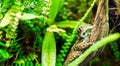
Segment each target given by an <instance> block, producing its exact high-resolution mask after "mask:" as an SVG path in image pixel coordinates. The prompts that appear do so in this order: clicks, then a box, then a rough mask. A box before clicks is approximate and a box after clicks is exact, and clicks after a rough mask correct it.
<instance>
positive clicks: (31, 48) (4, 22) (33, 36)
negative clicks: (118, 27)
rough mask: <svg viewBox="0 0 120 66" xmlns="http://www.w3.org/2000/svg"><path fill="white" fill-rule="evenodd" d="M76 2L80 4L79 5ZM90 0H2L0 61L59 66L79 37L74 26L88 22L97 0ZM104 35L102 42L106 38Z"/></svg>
mask: <svg viewBox="0 0 120 66" xmlns="http://www.w3.org/2000/svg"><path fill="white" fill-rule="evenodd" d="M79 2H80V3H81V5H78V3H79ZM91 2H92V1H90V0H89V1H87V0H80V1H78V0H1V1H0V63H1V65H3V66H10V65H13V66H62V64H63V62H64V60H65V57H66V56H67V53H68V52H69V49H70V47H71V46H72V44H74V42H75V41H76V38H77V37H78V35H77V28H78V27H79V26H83V25H86V24H88V23H90V22H91V21H92V19H93V18H92V17H91V11H92V8H93V6H94V5H95V3H96V0H93V3H91ZM70 4H71V5H70ZM76 6H77V7H76ZM78 14H79V15H78ZM115 35H118V34H114V35H111V36H113V38H114V36H115ZM111 36H109V37H107V39H109V38H111V41H114V39H112V37H111ZM116 37H117V36H116ZM104 39H106V38H104ZM107 39H106V40H105V41H104V42H106V41H108V42H109V40H107ZM116 39H117V38H116ZM102 41H103V40H102ZM98 42H101V41H98ZM108 42H107V43H108ZM98 44H99V43H98ZM103 44H104V43H103ZM105 44H106V43H105ZM113 44H114V43H113ZM113 44H111V48H112V49H113V52H114V55H115V57H116V58H119V57H118V56H120V54H119V50H118V48H117V45H113ZM99 45H102V43H100V44H99ZM93 51H95V50H93ZM117 60H119V59H117Z"/></svg>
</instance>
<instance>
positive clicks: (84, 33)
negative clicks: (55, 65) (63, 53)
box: [64, 24, 92, 66]
mask: <svg viewBox="0 0 120 66" xmlns="http://www.w3.org/2000/svg"><path fill="white" fill-rule="evenodd" d="M91 30H92V25H91V24H86V25H85V26H79V27H78V30H77V31H78V41H76V43H75V45H73V47H72V48H71V51H70V52H71V53H70V54H69V56H68V57H69V59H66V60H67V61H68V62H69V61H73V60H74V59H76V58H77V57H78V56H79V55H81V54H82V53H83V51H84V49H78V47H77V44H78V43H80V42H82V43H83V44H84V42H85V41H86V40H87V38H89V35H90V33H91ZM68 62H65V63H64V66H66V64H68Z"/></svg>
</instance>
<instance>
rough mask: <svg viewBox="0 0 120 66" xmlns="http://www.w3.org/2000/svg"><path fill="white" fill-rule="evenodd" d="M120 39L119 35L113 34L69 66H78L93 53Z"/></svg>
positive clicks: (94, 45) (98, 42)
mask: <svg viewBox="0 0 120 66" xmlns="http://www.w3.org/2000/svg"><path fill="white" fill-rule="evenodd" d="M118 38H120V34H119V33H115V34H111V35H109V36H106V37H105V38H102V39H101V40H99V41H97V42H96V43H94V44H93V45H92V46H90V48H88V49H87V50H86V51H85V52H84V53H83V54H82V55H81V56H79V57H78V58H77V59H75V60H74V61H73V62H71V63H70V64H69V65H68V66H77V65H78V64H80V63H81V62H82V61H83V60H85V58H86V57H87V56H88V55H90V54H91V53H92V52H94V51H96V50H98V49H99V48H100V47H102V46H104V45H106V44H108V43H110V42H112V41H115V40H117V39H118Z"/></svg>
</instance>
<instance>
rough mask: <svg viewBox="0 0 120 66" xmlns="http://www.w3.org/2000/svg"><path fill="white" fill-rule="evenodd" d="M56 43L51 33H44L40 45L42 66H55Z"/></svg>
mask: <svg viewBox="0 0 120 66" xmlns="http://www.w3.org/2000/svg"><path fill="white" fill-rule="evenodd" d="M55 62H56V42H55V38H54V34H53V32H46V34H45V38H44V41H43V44H42V66H55Z"/></svg>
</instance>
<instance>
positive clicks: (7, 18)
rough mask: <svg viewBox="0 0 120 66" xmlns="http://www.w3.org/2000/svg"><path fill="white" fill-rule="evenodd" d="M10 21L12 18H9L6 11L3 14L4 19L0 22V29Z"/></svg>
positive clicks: (9, 15)
mask: <svg viewBox="0 0 120 66" xmlns="http://www.w3.org/2000/svg"><path fill="white" fill-rule="evenodd" d="M11 19H12V17H11V14H10V11H8V12H7V13H6V14H5V16H4V18H3V19H2V21H1V22H0V28H2V27H5V26H7V25H8V24H9V23H10V22H11Z"/></svg>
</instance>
